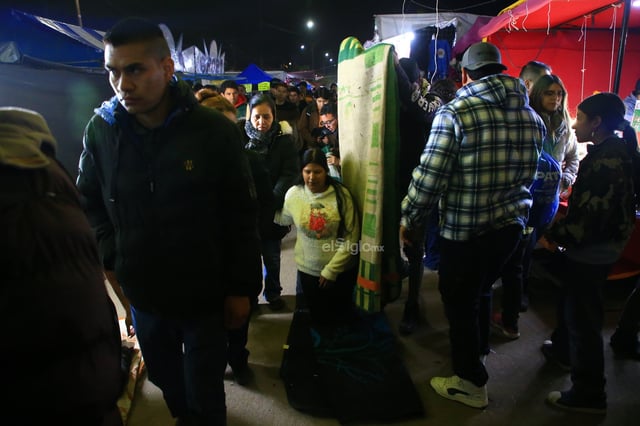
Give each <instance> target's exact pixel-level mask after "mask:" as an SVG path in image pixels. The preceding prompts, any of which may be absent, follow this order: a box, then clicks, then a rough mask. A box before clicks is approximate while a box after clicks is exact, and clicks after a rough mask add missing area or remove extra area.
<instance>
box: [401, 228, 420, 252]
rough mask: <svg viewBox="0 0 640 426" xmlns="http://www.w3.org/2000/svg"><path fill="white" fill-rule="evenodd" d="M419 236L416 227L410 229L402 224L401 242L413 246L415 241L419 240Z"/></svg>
mask: <svg viewBox="0 0 640 426" xmlns="http://www.w3.org/2000/svg"><path fill="white" fill-rule="evenodd" d="M419 238H420V237H419V236H418V235H416V230H415V229H409V228H406V227H404V226H402V225H400V242H401V243H402V244H403V245H405V246H409V247H413V244H414V242H416V241H418V240H419Z"/></svg>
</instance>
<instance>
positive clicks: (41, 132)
mask: <svg viewBox="0 0 640 426" xmlns="http://www.w3.org/2000/svg"><path fill="white" fill-rule="evenodd" d="M56 148H57V143H56V140H55V138H54V137H53V135H52V134H51V130H49V126H48V125H47V122H46V120H45V119H44V117H42V115H40V114H38V113H37V112H35V111H32V110H28V109H24V108H17V107H3V108H0V164H5V165H9V166H13V167H19V168H22V169H37V168H42V167H46V166H47V165H48V164H49V157H48V156H47V154H49V155H51V156H54V155H55V152H56Z"/></svg>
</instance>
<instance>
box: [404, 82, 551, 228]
mask: <svg viewBox="0 0 640 426" xmlns="http://www.w3.org/2000/svg"><path fill="white" fill-rule="evenodd" d="M545 134H546V130H545V125H544V122H543V121H542V119H541V118H540V117H539V116H538V115H537V114H536V113H535V111H534V110H533V109H532V108H530V107H529V105H528V95H527V89H526V88H525V86H524V84H523V83H522V82H521V81H520V80H519V79H517V78H513V77H510V76H507V75H503V74H497V75H491V76H487V77H484V78H481V79H479V80H477V81H474V82H471V83H470V84H467V85H465V86H464V87H462V88H461V89H459V90H458V92H457V93H456V98H455V99H454V100H453V101H451V102H450V103H448V104H446V105H444V106H443V107H441V108H440V109H439V110H438V112H437V113H436V116H435V118H434V121H433V126H432V128H431V133H430V136H429V140H428V141H427V144H426V146H425V150H424V152H423V153H422V156H421V158H420V164H419V165H418V166H417V167H416V168H415V169H414V171H413V176H412V181H411V184H410V185H409V190H408V193H407V196H406V197H405V199H404V200H403V201H402V218H401V224H402V225H404V226H405V227H407V228H409V229H413V228H414V227H416V226H418V225H419V224H420V223H422V221H423V220H424V218H425V217H426V216H427V214H428V213H429V211H430V210H431V209H432V208H435V207H436V205H437V204H438V202H439V203H440V207H439V208H440V217H441V224H440V225H441V231H440V234H441V236H442V237H444V238H447V239H450V240H458V241H465V240H469V239H472V238H474V237H475V236H478V235H482V234H484V233H486V232H489V231H491V230H495V229H500V228H503V227H504V226H507V225H511V224H520V225H522V226H523V227H524V226H525V224H526V222H527V217H528V212H529V208H530V207H531V204H532V197H531V194H530V193H529V189H528V188H529V187H530V186H531V183H532V182H533V178H534V176H535V172H536V166H537V162H538V156H539V153H540V150H541V149H542V141H543V139H544V136H545Z"/></svg>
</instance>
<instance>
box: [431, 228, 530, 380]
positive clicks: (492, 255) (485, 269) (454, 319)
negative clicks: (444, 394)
mask: <svg viewBox="0 0 640 426" xmlns="http://www.w3.org/2000/svg"><path fill="white" fill-rule="evenodd" d="M521 234H522V227H521V226H519V225H510V226H506V227H504V228H502V229H499V230H496V231H492V232H489V233H487V234H483V235H481V236H479V237H475V238H473V239H471V240H468V241H452V240H447V239H445V238H441V239H440V269H439V275H440V281H439V284H438V286H439V290H440V295H441V297H442V302H443V304H444V310H445V314H446V316H447V319H448V320H449V340H450V343H451V358H452V364H453V371H454V373H455V374H456V375H458V376H459V377H461V378H463V379H465V380H469V381H471V382H473V383H474V384H475V385H476V386H484V385H485V384H486V383H487V381H488V380H489V375H488V374H487V370H486V369H485V367H484V364H483V363H482V362H481V361H480V356H481V355H483V354H486V353H487V352H488V349H489V345H488V340H489V317H490V314H491V285H492V284H493V283H494V282H495V280H496V279H497V278H498V277H499V276H500V273H501V271H502V267H503V266H504V264H505V262H506V261H507V259H508V258H509V256H511V253H513V251H514V250H515V248H516V245H517V244H518V242H519V241H520V236H521Z"/></svg>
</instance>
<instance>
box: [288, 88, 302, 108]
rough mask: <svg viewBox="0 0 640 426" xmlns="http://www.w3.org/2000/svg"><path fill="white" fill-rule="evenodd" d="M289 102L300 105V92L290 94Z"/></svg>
mask: <svg viewBox="0 0 640 426" xmlns="http://www.w3.org/2000/svg"><path fill="white" fill-rule="evenodd" d="M289 102H291V103H292V104H295V105H298V102H300V95H299V94H298V92H294V91H291V92H289Z"/></svg>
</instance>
